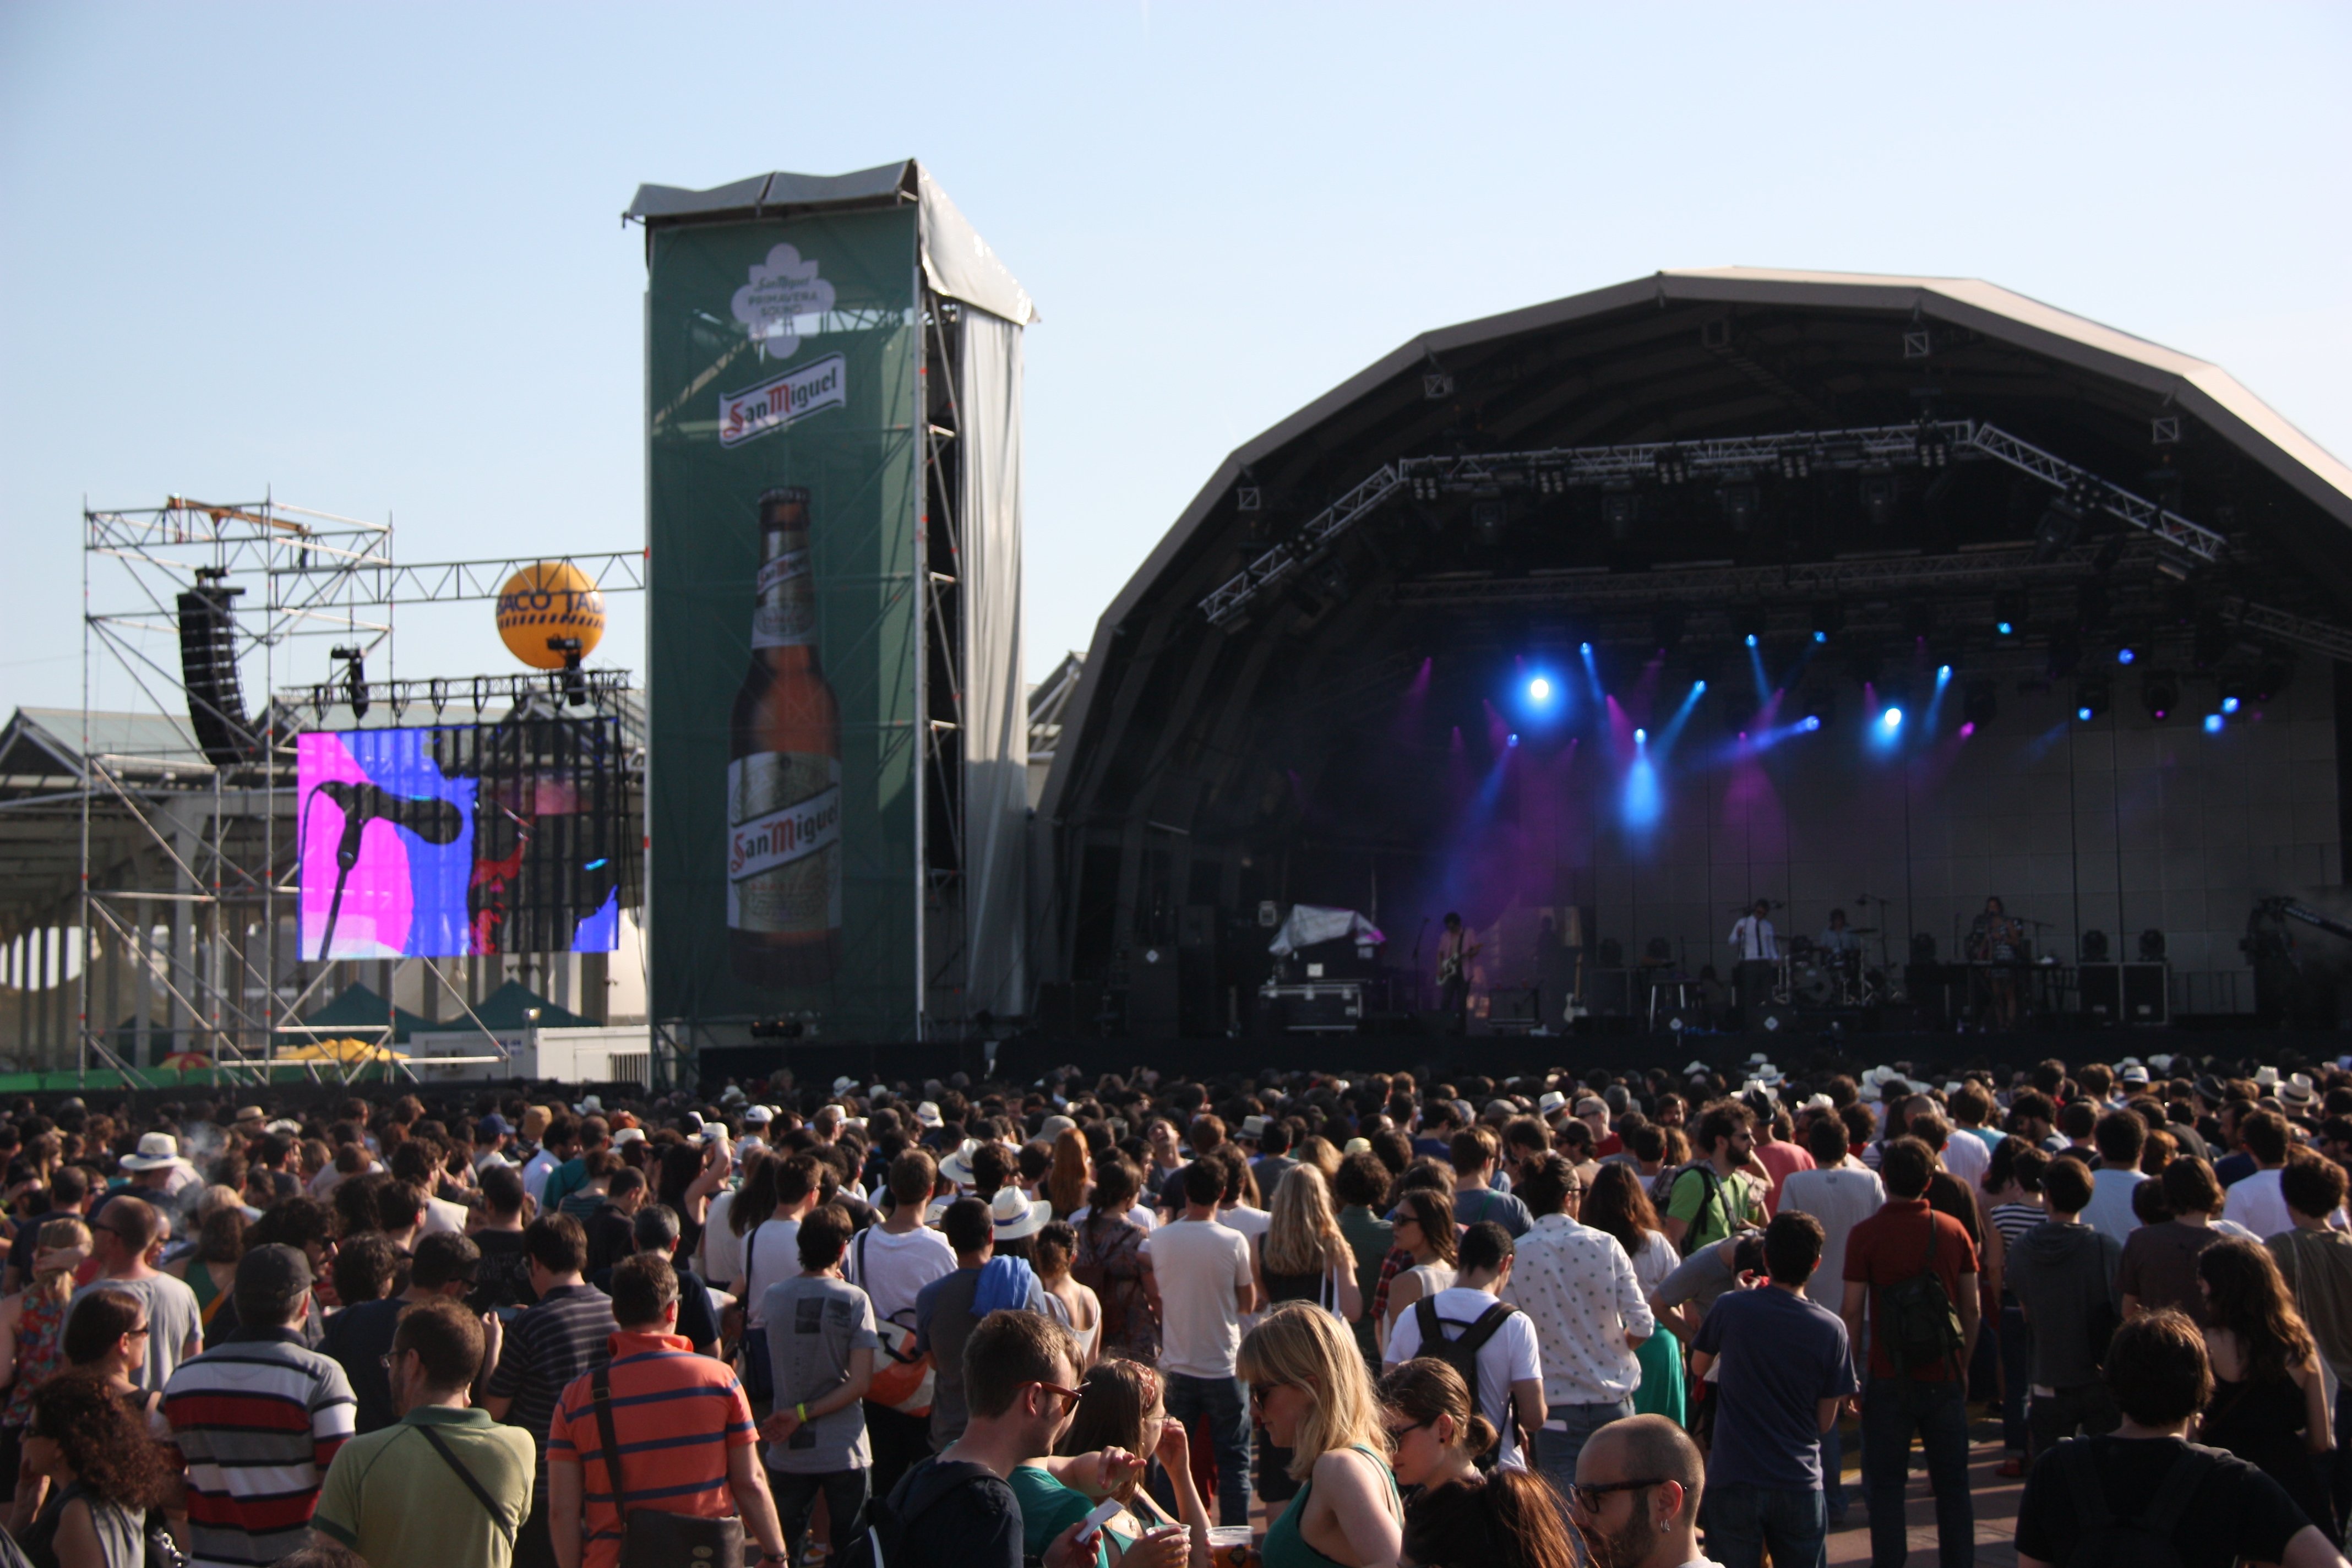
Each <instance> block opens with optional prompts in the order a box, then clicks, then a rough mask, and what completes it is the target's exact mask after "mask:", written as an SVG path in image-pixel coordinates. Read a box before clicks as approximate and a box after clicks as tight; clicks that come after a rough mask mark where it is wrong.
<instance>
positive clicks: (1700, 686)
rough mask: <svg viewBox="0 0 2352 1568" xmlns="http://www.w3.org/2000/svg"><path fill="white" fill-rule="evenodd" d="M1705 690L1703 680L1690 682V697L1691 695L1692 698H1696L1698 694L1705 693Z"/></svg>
mask: <svg viewBox="0 0 2352 1568" xmlns="http://www.w3.org/2000/svg"><path fill="white" fill-rule="evenodd" d="M1705 690H1706V681H1704V680H1694V681H1692V682H1691V695H1692V696H1694V697H1696V696H1697V695H1698V694H1699V693H1700V692H1702V691H1705Z"/></svg>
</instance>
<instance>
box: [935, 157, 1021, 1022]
mask: <svg viewBox="0 0 2352 1568" xmlns="http://www.w3.org/2000/svg"><path fill="white" fill-rule="evenodd" d="M930 189H931V186H930V183H929V181H928V180H927V181H925V182H924V190H925V192H926V196H925V206H924V213H923V216H924V222H925V224H926V225H927V226H928V224H929V221H930V216H931V213H930V207H929V195H928V193H929V191H930ZM943 199H944V198H943ZM950 210H952V209H950ZM957 221H958V222H961V221H962V220H961V219H960V218H959V219H958V220H957ZM931 249H932V247H931V246H930V245H928V244H927V245H926V246H925V247H924V254H925V256H926V257H927V258H928V257H929V254H930V252H931ZM985 249H986V247H984V246H983V247H982V250H983V251H984V250H985ZM926 264H927V265H928V262H927V263H926ZM999 270H1002V268H1000V269H999ZM1005 281H1007V282H1011V277H1010V275H1009V274H1008V275H1007V276H1006V279H1005ZM935 286H936V285H935ZM1013 288H1014V289H1015V290H1018V289H1019V288H1020V285H1019V284H1013ZM1021 298H1022V300H1024V301H1025V300H1027V299H1028V296H1027V295H1026V294H1024V295H1022V296H1021ZM962 328H963V331H962V337H963V352H962V353H961V356H960V359H959V363H958V366H957V373H956V416H957V419H958V421H959V423H960V424H961V426H962V428H961V430H960V431H959V432H958V434H957V437H956V447H957V448H958V452H959V455H960V456H961V459H962V464H963V494H962V495H961V498H959V500H958V503H957V510H958V518H957V521H959V522H960V523H961V532H962V534H963V562H962V567H963V582H962V588H963V611H964V614H963V635H964V661H963V668H964V679H965V681H966V685H965V688H964V694H963V726H964V728H963V815H964V832H963V843H964V942H965V949H964V951H965V952H966V954H967V955H968V956H967V958H966V960H965V964H966V984H967V986H968V987H969V995H970V999H971V1010H972V1011H973V1012H974V1013H978V1012H980V1011H982V1010H983V1009H985V1010H986V1011H988V1012H991V1013H993V1014H995V1015H996V1016H998V1017H1005V1016H1014V1015H1019V1014H1023V1013H1025V1012H1027V1011H1028V1006H1027V999H1028V993H1029V984H1028V975H1027V966H1026V964H1025V963H1024V962H1023V956H1024V950H1025V948H1026V946H1027V942H1026V936H1027V927H1026V923H1025V922H1026V918H1027V902H1028V894H1027V882H1026V877H1025V868H1026V864H1027V853H1028V831H1029V827H1028V818H1029V710H1028V704H1027V703H1026V701H1024V694H1023V690H1022V680H1021V668H1022V667H1021V327H1020V325H1019V323H1018V321H1016V320H1015V319H1013V318H1011V317H1007V316H1002V315H999V314H995V313H993V312H992V311H989V310H966V311H964V312H963V315H962Z"/></svg>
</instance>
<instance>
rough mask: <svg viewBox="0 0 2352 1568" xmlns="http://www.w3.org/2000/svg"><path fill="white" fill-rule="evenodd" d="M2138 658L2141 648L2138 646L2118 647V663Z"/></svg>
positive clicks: (2127, 662)
mask: <svg viewBox="0 0 2352 1568" xmlns="http://www.w3.org/2000/svg"><path fill="white" fill-rule="evenodd" d="M2137 658H2139V650H2138V649H2137V648H2135V647H2128V646H2126V647H2119V648H2117V649H2116V663H2117V664H2129V663H2131V662H2132V661H2133V660H2135V659H2137Z"/></svg>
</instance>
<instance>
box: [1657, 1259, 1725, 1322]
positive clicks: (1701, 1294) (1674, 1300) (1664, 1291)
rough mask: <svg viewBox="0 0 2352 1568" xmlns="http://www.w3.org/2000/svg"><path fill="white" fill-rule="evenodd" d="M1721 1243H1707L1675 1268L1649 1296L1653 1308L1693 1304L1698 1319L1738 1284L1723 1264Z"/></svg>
mask: <svg viewBox="0 0 2352 1568" xmlns="http://www.w3.org/2000/svg"><path fill="white" fill-rule="evenodd" d="M1725 1245H1726V1244H1725V1243H1724V1242H1720V1241H1717V1242H1710V1243H1708V1244H1707V1245H1706V1246H1705V1247H1700V1248H1699V1249H1698V1250H1697V1251H1696V1252H1694V1253H1692V1254H1691V1255H1690V1256H1689V1257H1688V1258H1684V1259H1683V1260H1682V1261H1681V1262H1680V1263H1678V1264H1676V1265H1675V1271H1674V1272H1673V1273H1671V1274H1669V1275H1667V1276H1666V1277H1665V1279H1662V1280H1660V1281H1659V1282H1658V1288H1657V1289H1656V1290H1654V1292H1652V1293H1651V1296H1650V1304H1651V1305H1652V1306H1654V1307H1679V1306H1681V1305H1682V1304H1683V1303H1684V1302H1685V1301H1689V1302H1692V1303H1694V1304H1696V1306H1697V1308H1698V1310H1699V1312H1700V1314H1701V1316H1704V1315H1705V1314H1706V1310H1707V1309H1708V1308H1709V1307H1712V1306H1714V1305H1715V1299H1716V1298H1717V1296H1720V1295H1722V1294H1723V1293H1724V1292H1725V1291H1726V1290H1728V1289H1731V1288H1732V1287H1733V1286H1734V1285H1737V1284H1738V1283H1739V1276H1738V1274H1737V1273H1735V1272H1733V1270H1732V1268H1731V1265H1730V1264H1728V1263H1727V1262H1725V1261H1724V1258H1723V1250H1724V1247H1725Z"/></svg>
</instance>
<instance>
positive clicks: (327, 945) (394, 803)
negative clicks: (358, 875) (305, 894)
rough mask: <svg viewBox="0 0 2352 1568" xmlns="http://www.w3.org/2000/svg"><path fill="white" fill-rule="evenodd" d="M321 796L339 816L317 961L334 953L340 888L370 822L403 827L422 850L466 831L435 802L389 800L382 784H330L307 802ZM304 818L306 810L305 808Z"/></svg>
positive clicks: (462, 817) (460, 815)
mask: <svg viewBox="0 0 2352 1568" xmlns="http://www.w3.org/2000/svg"><path fill="white" fill-rule="evenodd" d="M320 795H325V796H326V797H327V798H328V799H329V800H331V801H332V802H333V803H334V804H335V805H336V806H338V807H339V808H341V811H342V814H343V837H342V841H341V843H339V844H337V845H336V846H335V896H334V898H333V900H331V902H329V904H328V905H327V930H326V934H325V935H323V936H322V937H320V939H319V958H320V962H321V963H324V962H325V961H326V957H327V955H328V953H330V952H332V951H333V950H334V943H335V921H336V920H337V919H338V918H340V917H341V914H342V912H343V888H344V885H345V884H346V883H348V882H349V881H350V880H351V875H352V870H353V869H354V868H357V867H358V865H359V863H360V843H361V840H362V839H363V838H364V837H366V836H367V826H368V824H369V823H371V822H389V823H391V824H392V825H393V826H395V827H404V828H406V829H407V830H408V831H409V832H411V833H414V834H415V835H416V837H419V838H422V839H423V840H425V843H427V844H455V843H456V842H457V840H458V838H459V837H462V836H463V835H464V833H465V831H466V814H465V813H464V812H461V811H459V810H458V809H457V805H455V804H454V803H453V802H450V801H446V800H442V799H440V798H438V797H437V796H430V795H428V796H425V797H422V798H419V797H416V796H413V795H394V794H393V793H392V792H391V791H389V790H387V789H385V788H383V786H382V785H381V784H369V783H366V782H364V781H362V782H361V783H358V784H353V783H351V782H349V781H347V780H344V779H329V780H327V781H326V782H325V783H324V784H320V785H318V786H317V787H315V788H313V789H312V790H311V791H310V800H311V802H316V801H317V800H318V798H319V797H320ZM304 815H305V816H306V817H307V816H308V815H309V805H308V804H306V805H305V806H304Z"/></svg>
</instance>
